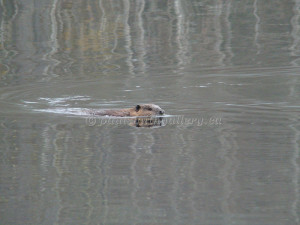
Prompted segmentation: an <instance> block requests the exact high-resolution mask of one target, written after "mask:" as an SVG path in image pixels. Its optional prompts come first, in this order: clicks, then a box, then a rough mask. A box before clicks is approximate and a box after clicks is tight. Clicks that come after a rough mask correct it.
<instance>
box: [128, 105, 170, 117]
mask: <svg viewBox="0 0 300 225" xmlns="http://www.w3.org/2000/svg"><path fill="white" fill-rule="evenodd" d="M164 114H165V111H164V110H163V109H161V108H160V107H159V106H158V105H154V104H143V105H136V106H135V107H134V108H131V109H130V116H159V115H160V116H161V115H164Z"/></svg>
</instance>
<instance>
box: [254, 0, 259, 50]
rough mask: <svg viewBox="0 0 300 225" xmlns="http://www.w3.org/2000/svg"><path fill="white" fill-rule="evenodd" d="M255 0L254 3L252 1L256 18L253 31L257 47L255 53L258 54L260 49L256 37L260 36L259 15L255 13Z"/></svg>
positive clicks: (256, 0)
mask: <svg viewBox="0 0 300 225" xmlns="http://www.w3.org/2000/svg"><path fill="white" fill-rule="evenodd" d="M257 2H258V0H254V3H253V8H254V10H253V15H254V17H255V19H256V21H255V26H254V32H255V35H254V43H255V45H256V47H257V51H256V55H259V54H260V51H261V45H260V44H259V43H258V38H259V36H260V17H259V16H258V14H257V12H258V8H257Z"/></svg>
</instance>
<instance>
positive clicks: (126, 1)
mask: <svg viewBox="0 0 300 225" xmlns="http://www.w3.org/2000/svg"><path fill="white" fill-rule="evenodd" d="M123 2H124V15H125V20H124V21H125V22H124V23H125V24H124V35H125V42H126V45H125V49H126V51H127V59H126V62H127V66H128V70H129V73H130V74H131V75H134V65H133V63H132V55H133V52H132V49H131V47H132V41H131V39H132V38H131V34H130V30H131V29H130V25H129V13H130V2H129V0H124V1H123Z"/></svg>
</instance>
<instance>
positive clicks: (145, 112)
mask: <svg viewBox="0 0 300 225" xmlns="http://www.w3.org/2000/svg"><path fill="white" fill-rule="evenodd" d="M164 113H165V111H164V110H163V109H161V108H160V107H159V106H158V105H154V104H142V105H136V106H135V107H133V108H126V109H107V110H101V111H94V112H93V114H94V115H99V116H118V117H125V116H128V117H133V116H148V117H151V116H159V115H164Z"/></svg>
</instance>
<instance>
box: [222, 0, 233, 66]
mask: <svg viewBox="0 0 300 225" xmlns="http://www.w3.org/2000/svg"><path fill="white" fill-rule="evenodd" d="M225 9H226V11H225V18H224V24H225V32H226V33H227V34H226V35H227V38H226V43H225V51H226V53H227V57H225V60H226V61H227V63H226V64H227V66H228V64H230V65H232V58H233V56H234V53H233V52H232V48H231V41H232V30H231V22H230V19H229V18H230V13H231V0H230V1H226V8H225Z"/></svg>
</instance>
